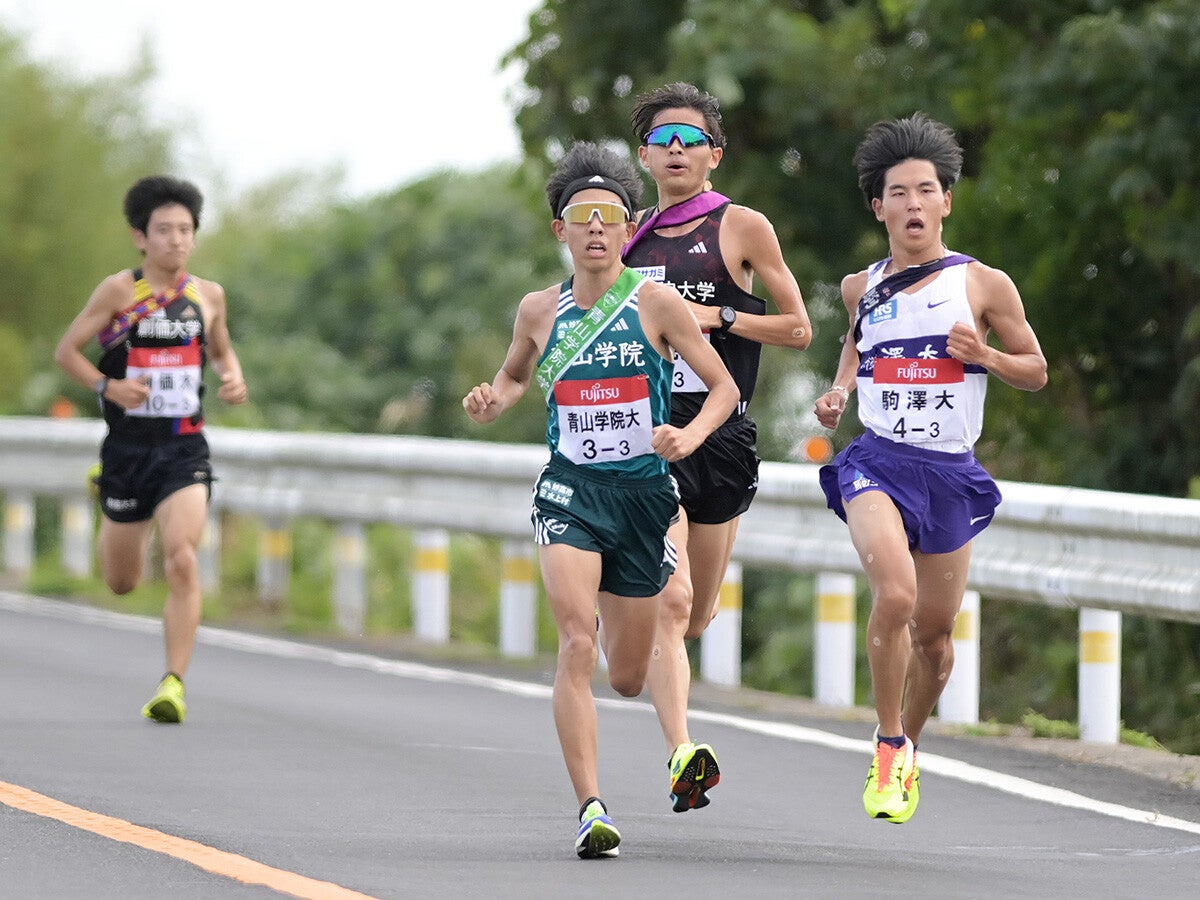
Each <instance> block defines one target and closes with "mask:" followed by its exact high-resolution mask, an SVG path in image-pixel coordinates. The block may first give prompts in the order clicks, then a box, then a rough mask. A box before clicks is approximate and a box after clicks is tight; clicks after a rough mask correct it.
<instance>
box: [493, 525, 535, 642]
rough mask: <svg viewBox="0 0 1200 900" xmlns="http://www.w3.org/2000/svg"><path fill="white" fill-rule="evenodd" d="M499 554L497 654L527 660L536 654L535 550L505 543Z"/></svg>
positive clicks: (528, 543)
mask: <svg viewBox="0 0 1200 900" xmlns="http://www.w3.org/2000/svg"><path fill="white" fill-rule="evenodd" d="M500 552H501V555H502V557H503V558H502V559H501V561H500V571H501V581H500V652H501V653H503V654H504V655H505V656H508V657H515V658H529V657H532V656H533V655H534V654H535V653H536V652H537V548H536V546H535V545H534V543H533V542H532V541H504V542H503V544H502V546H501V551H500Z"/></svg>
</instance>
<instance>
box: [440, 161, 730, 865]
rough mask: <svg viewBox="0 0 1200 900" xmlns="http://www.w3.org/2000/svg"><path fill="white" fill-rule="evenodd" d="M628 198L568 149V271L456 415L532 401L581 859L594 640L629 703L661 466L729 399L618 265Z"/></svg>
mask: <svg viewBox="0 0 1200 900" xmlns="http://www.w3.org/2000/svg"><path fill="white" fill-rule="evenodd" d="M640 193H641V182H640V180H639V177H638V174H637V170H636V169H635V168H634V166H633V164H632V163H631V162H630V161H629V160H627V159H623V158H622V157H620V156H617V155H616V154H615V153H612V152H611V151H608V150H604V149H601V148H599V147H597V146H596V145H595V144H591V143H586V142H581V143H577V144H575V145H574V146H572V148H571V149H570V151H569V152H568V153H567V154H566V156H564V157H563V160H562V162H561V163H560V164H559V165H558V167H557V169H556V170H555V172H554V175H553V176H552V177H551V179H550V181H549V183H548V185H547V187H546V194H547V198H548V199H549V201H550V208H551V210H552V212H553V221H552V225H551V227H552V229H553V231H554V234H555V236H556V237H557V238H558V240H559V241H561V242H562V243H564V244H566V246H567V250H568V251H569V253H570V255H571V259H572V262H573V265H574V275H573V276H572V277H570V278H568V279H567V280H566V281H565V282H563V283H562V284H561V285H557V284H556V285H552V286H550V287H548V288H545V289H544V290H540V291H535V292H533V293H531V294H527V295H526V296H525V297H524V299H522V301H521V304H520V306H519V307H518V309H517V319H516V324H515V325H514V327H513V339H512V343H511V344H510V346H509V348H508V354H507V356H506V357H505V360H504V363H503V365H501V367H500V369H499V371H498V372H497V373H496V376H495V378H493V379H492V381H491V383H488V382H484V383H482V384H479V385H477V386H476V387H474V388H472V389H471V391H470V392H469V393H468V394H467V395H466V397H464V398H463V408H464V409H465V410H466V412H467V414H468V415H469V416H470V417H471V418H472V419H473V420H475V421H476V422H479V423H481V424H482V423H487V422H491V421H494V420H495V419H496V418H497V417H498V416H499V415H500V414H501V413H503V412H504V411H505V410H506V409H508V408H509V407H511V406H512V405H513V404H514V403H516V402H517V401H518V400H519V399H520V398H521V397H522V396H523V395H524V393H525V391H526V389H527V388H528V387H529V385H530V383H531V382H532V381H534V380H536V381H537V383H538V386H539V387H540V388H541V389H542V391H543V393H544V394H545V398H546V404H547V410H548V417H547V419H548V420H547V428H546V438H547V444H548V445H549V448H550V460H549V462H548V463H547V465H546V467H545V469H543V471H542V474H541V476H540V477H539V478H538V482H537V487H536V489H535V493H534V508H533V513H532V519H533V524H534V534H535V539H536V541H537V543H538V550H539V558H540V562H541V569H542V581H543V583H544V585H545V588H546V594H547V596H548V598H549V602H550V607H551V610H552V611H553V614H554V619H555V623H556V625H557V628H558V645H559V649H558V667H557V670H556V672H555V677H554V721H555V725H556V726H557V729H558V736H559V741H560V743H561V745H562V751H563V758H564V760H565V762H566V766H567V772H568V774H569V776H570V778H571V784H572V786H573V787H574V789H575V794H576V799H577V800H578V801H579V803H580V811H579V828H578V832H577V833H576V837H575V850H576V853H577V854H578V855H579V856H580V857H581V858H585V859H586V858H591V857H596V856H611V855H616V852H617V845H618V844H619V842H620V834H619V833H618V831H617V829H616V826H615V825H614V824H613V822H612V819H611V817H610V816H609V815H608V811H607V808H606V807H605V805H604V803H603V802H602V801H601V800H600V785H599V780H598V775H597V759H596V757H597V750H596V742H597V737H596V732H597V726H596V705H595V700H594V698H593V697H592V691H591V679H592V674H593V672H594V671H595V667H596V661H597V643H598V642H599V643H600V644H601V645H602V646H603V649H604V654H605V657H606V659H607V661H608V675H609V681H610V683H611V684H612V686H613V688H614V689H615V690H616V691H618V692H619V693H621V694H623V695H625V696H629V697H632V696H636V695H637V694H639V693H640V692H641V690H642V687H643V684H644V683H645V680H646V673H647V670H648V668H649V665H650V651H651V647H652V644H653V639H654V623H655V619H656V616H657V610H658V600H657V598H658V595H659V592H660V591H661V590H662V588H663V585H664V584H665V583H666V581H667V578H668V577H669V576H670V574H671V572H672V571H673V570H674V561H675V548H674V546H673V545H672V543H671V541H670V540H669V539H668V538H667V529H668V528H669V527H670V524H671V522H672V520H673V518H674V517H675V515H676V511H677V508H678V503H679V498H678V494H677V492H676V490H675V486H674V482H673V480H672V479H671V476H670V473H669V463H671V462H674V461H676V460H679V459H682V458H683V457H685V456H687V455H688V454H689V453H691V452H692V451H693V450H695V449H696V448H697V447H698V446H700V444H701V443H702V442H703V441H704V439H705V438H706V437H707V436H708V435H709V434H710V433H711V432H712V431H713V429H715V428H716V427H717V426H718V425H720V424H721V423H722V422H724V421H725V420H726V419H727V418H728V417H729V414H730V413H731V412H732V411H733V409H734V406H735V405H736V403H737V399H738V393H737V386H736V385H735V383H734V381H733V378H732V377H731V376H730V375H729V373H728V371H727V370H726V369H725V367H724V365H722V363H721V360H720V358H719V357H718V356H717V354H716V352H715V351H714V350H713V349H712V347H711V346H710V345H709V344H708V342H707V341H705V340H704V338H703V335H702V334H701V332H700V328H699V326H698V325H697V324H696V320H695V318H694V317H693V315H692V313H691V311H690V310H689V308H688V304H687V302H686V301H685V300H684V299H683V297H682V296H681V295H680V294H679V292H678V291H676V290H675V289H674V288H672V287H669V286H667V285H662V284H657V283H655V282H653V281H649V280H647V279H645V278H643V277H641V276H639V275H637V274H636V273H635V272H633V271H632V270H629V269H626V268H625V266H624V265H623V264H622V262H621V255H620V252H621V247H622V246H623V245H624V244H625V242H626V241H628V240H629V238H630V237H631V236H632V234H633V229H634V225H633V222H632V217H633V212H634V210H636V209H637V201H638V199H639V198H640ZM673 351H675V352H678V353H679V355H680V356H682V357H683V358H684V359H685V360H686V361H687V362H688V364H689V365H690V366H691V367H692V369H693V370H694V371H695V372H696V374H697V375H698V376H699V378H700V379H701V380H702V381H703V382H704V384H705V385H706V387H707V389H708V398H707V400H706V401H705V403H704V405H703V407H702V408H701V409H700V411H699V412H698V413H697V415H696V416H695V418H693V419H692V421H691V422H689V423H688V424H687V425H686V426H685V427H682V428H677V427H675V426H672V425H671V424H670V413H671V409H670V406H671V374H672V369H673V363H672V358H673ZM597 610H599V613H600V618H601V620H602V621H603V623H604V627H603V629H601V630H600V632H599V634H598V632H597V627H596V611H597Z"/></svg>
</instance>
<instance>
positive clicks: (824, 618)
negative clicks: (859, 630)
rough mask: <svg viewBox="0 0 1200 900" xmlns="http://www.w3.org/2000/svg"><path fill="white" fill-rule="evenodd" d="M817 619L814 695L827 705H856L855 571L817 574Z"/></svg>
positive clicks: (814, 646) (814, 637) (814, 627)
mask: <svg viewBox="0 0 1200 900" xmlns="http://www.w3.org/2000/svg"><path fill="white" fill-rule="evenodd" d="M814 619H815V621H814V626H813V631H814V634H813V681H814V685H813V696H814V698H815V699H816V701H817V702H818V703H823V704H825V705H826V706H841V707H849V706H853V705H854V661H855V650H856V647H857V639H856V626H855V611H854V576H853V575H844V574H841V573H838V572H821V573H820V574H818V575H817V608H816V616H815V617H814Z"/></svg>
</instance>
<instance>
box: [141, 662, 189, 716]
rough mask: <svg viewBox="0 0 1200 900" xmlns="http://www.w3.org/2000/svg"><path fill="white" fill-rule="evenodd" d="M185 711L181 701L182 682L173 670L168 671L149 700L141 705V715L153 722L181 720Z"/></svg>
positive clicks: (185, 708)
mask: <svg viewBox="0 0 1200 900" xmlns="http://www.w3.org/2000/svg"><path fill="white" fill-rule="evenodd" d="M186 713H187V704H185V703H184V702H183V682H182V681H180V680H179V676H178V675H176V674H174V673H173V672H168V673H167V674H166V675H164V676H163V679H162V681H160V682H159V683H158V690H157V691H155V693H154V696H153V697H151V698H150V702H149V703H147V704H146V705H145V706H143V707H142V715H143V716H145V717H146V718H147V719H153V720H154V721H155V722H182V721H183V717H184V715H185V714H186Z"/></svg>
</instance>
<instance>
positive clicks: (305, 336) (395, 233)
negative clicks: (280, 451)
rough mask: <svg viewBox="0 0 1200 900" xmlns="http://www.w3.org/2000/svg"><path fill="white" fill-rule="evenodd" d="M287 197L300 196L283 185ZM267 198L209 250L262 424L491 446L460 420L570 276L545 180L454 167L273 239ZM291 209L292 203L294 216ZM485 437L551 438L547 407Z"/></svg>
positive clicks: (229, 224)
mask: <svg viewBox="0 0 1200 900" xmlns="http://www.w3.org/2000/svg"><path fill="white" fill-rule="evenodd" d="M275 192H276V201H275V204H274V206H275V207H278V206H279V201H280V198H286V197H287V196H288V194H289V189H288V186H287V185H283V186H276V188H275ZM269 194H270V192H269V191H267V192H265V193H260V194H256V195H255V196H253V197H251V198H249V199H248V201H247V204H246V205H245V206H244V207H242V208H239V209H235V210H233V211H231V212H230V213H229V214H228V215H227V216H226V220H225V223H224V225H223V227H222V233H221V235H220V236H219V238H218V239H217V240H216V241H214V242H213V243H212V244H210V245H209V247H208V248H207V252H208V253H209V258H210V259H213V260H214V261H216V262H217V268H218V269H219V270H220V271H221V272H222V281H223V283H224V285H225V287H226V291H227V292H228V294H229V298H230V321H231V323H232V328H233V331H234V338H235V340H237V341H238V342H239V348H240V353H241V356H242V362H243V366H244V367H245V369H246V372H247V381H248V383H250V385H251V387H252V390H253V392H254V398H255V403H254V405H255V406H256V407H257V408H258V410H259V412H258V416H259V420H260V423H261V424H263V425H266V426H268V427H280V428H288V429H335V430H346V431H360V432H384V433H388V432H403V433H410V434H426V435H433V436H443V437H463V436H470V437H480V436H481V435H480V432H479V430H478V428H477V427H475V426H473V425H472V424H471V422H470V421H469V420H468V419H467V418H466V416H465V414H464V413H463V412H462V407H461V399H462V397H463V395H464V394H466V392H467V390H469V389H470V387H471V386H473V385H474V384H476V383H478V382H479V381H483V380H490V379H491V378H492V377H493V376H494V375H495V372H496V369H497V368H498V367H499V366H500V363H501V362H502V361H503V359H504V353H505V350H506V348H507V347H508V343H509V341H510V339H511V337H512V325H513V320H514V317H515V313H516V307H517V303H518V302H519V301H520V299H521V297H522V296H523V295H524V294H526V293H528V292H529V291H531V290H534V289H536V288H541V287H545V286H546V285H547V284H550V283H553V282H554V281H555V280H556V279H559V278H562V277H563V275H564V263H563V259H562V257H561V255H560V252H559V249H558V244H557V243H556V242H555V241H554V239H553V237H552V235H551V233H550V229H549V225H548V222H549V209H548V208H547V206H546V202H545V199H544V197H543V196H542V194H541V176H540V174H539V173H538V172H537V171H534V170H532V169H531V170H526V169H523V168H521V167H516V166H500V167H496V168H493V169H490V170H487V171H485V172H480V173H477V174H473V175H462V174H459V173H453V172H443V173H439V174H435V175H432V176H429V177H428V178H425V179H422V180H420V181H417V182H415V183H414V184H411V185H407V186H405V187H402V188H400V189H398V190H396V191H394V192H392V193H388V194H384V195H381V196H378V197H375V198H372V199H370V200H367V201H364V202H361V203H356V204H351V205H332V206H330V208H328V209H326V210H324V211H320V212H311V213H309V214H308V215H307V216H305V217H300V218H297V219H295V220H292V221H290V222H284V221H281V217H280V216H278V215H276V216H275V217H274V221H275V222H276V223H277V224H279V225H280V230H278V231H275V230H273V229H267V230H266V231H263V230H261V226H262V222H263V213H264V210H267V211H268V214H269V211H270V210H271V209H272V208H273V206H272V202H271V201H270V199H269V196H268V195H269ZM286 206H287V204H286V203H283V208H284V209H286ZM523 407H524V408H523V410H519V411H517V412H518V414H517V415H514V416H513V417H511V418H509V417H505V421H502V422H499V423H497V424H496V426H495V427H494V428H490V429H488V433H487V435H486V437H487V438H488V439H492V440H512V441H538V440H541V437H542V434H541V432H542V429H543V428H544V422H545V419H544V412H543V410H542V408H541V406H540V403H539V402H537V401H536V399H535V400H531V401H527V402H526V403H525V404H523Z"/></svg>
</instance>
